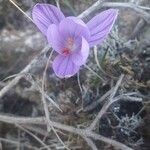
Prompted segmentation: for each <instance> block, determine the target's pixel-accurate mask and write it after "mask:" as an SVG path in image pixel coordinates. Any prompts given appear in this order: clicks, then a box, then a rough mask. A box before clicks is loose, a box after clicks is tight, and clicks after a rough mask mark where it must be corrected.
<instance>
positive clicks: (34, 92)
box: [0, 0, 150, 150]
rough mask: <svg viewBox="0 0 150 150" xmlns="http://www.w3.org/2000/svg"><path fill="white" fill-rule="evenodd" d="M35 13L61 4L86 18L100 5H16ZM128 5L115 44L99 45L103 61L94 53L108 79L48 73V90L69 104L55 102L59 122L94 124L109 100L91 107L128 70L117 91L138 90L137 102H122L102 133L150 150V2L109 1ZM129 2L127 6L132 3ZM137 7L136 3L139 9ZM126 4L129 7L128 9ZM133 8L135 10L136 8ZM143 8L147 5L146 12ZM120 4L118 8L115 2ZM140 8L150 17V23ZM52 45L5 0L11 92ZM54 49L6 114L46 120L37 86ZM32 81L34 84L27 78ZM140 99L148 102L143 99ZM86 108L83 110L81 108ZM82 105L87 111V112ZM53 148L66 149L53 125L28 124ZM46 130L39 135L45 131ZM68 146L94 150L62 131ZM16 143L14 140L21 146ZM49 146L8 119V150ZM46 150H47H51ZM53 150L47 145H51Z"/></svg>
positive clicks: (12, 96)
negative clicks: (50, 127)
mask: <svg viewBox="0 0 150 150" xmlns="http://www.w3.org/2000/svg"><path fill="white" fill-rule="evenodd" d="M14 2H15V3H16V4H17V5H18V6H19V7H20V8H22V10H24V11H25V12H26V13H27V14H28V15H29V16H31V11H32V8H33V6H34V5H35V4H36V3H37V2H42V3H50V4H53V5H58V4H59V6H60V8H61V10H62V11H63V12H64V14H65V15H66V16H71V15H73V16H78V15H79V14H80V13H82V12H83V11H84V10H86V9H88V8H89V7H90V6H92V5H93V4H94V3H95V2H96V0H56V1H55V0H43V1H42V0H14ZM105 2H110V4H112V3H119V4H120V3H122V5H121V6H120V5H119V6H116V5H115V7H114V8H118V9H119V17H118V19H117V21H116V23H115V26H114V28H113V30H112V32H111V34H110V35H109V37H108V39H107V40H106V41H105V42H104V43H103V44H102V45H101V46H99V47H97V48H96V49H97V59H98V61H99V63H100V65H101V67H102V68H99V67H98V64H97V62H96V61H95V55H94V51H93V49H91V53H90V57H89V59H88V62H87V65H88V66H89V67H91V68H92V69H93V70H94V71H95V72H96V73H97V74H98V75H100V76H101V77H102V78H103V79H104V80H105V82H104V81H103V80H101V79H100V78H99V77H97V76H96V75H95V74H93V73H92V72H91V71H89V70H87V69H86V68H84V67H83V68H82V69H81V71H80V84H81V87H82V92H81V89H80V87H79V82H78V81H77V79H78V78H77V76H74V77H72V78H69V79H62V80H60V79H58V78H57V77H56V76H55V74H54V73H53V70H52V69H51V67H49V68H48V70H47V80H46V93H47V94H48V95H49V96H50V97H51V98H53V99H54V100H55V101H56V102H57V103H58V104H59V106H60V107H61V109H62V110H63V112H62V113H61V112H59V111H58V110H57V109H56V108H55V107H53V106H52V105H51V103H50V102H49V101H47V103H48V107H49V112H50V115H51V117H52V118H53V119H54V120H55V121H58V122H61V123H66V124H69V125H72V126H79V127H86V126H87V125H89V124H90V122H91V121H92V120H93V119H94V118H95V116H96V114H97V113H98V112H99V111H100V109H101V107H102V106H103V104H104V101H103V102H101V103H97V105H96V106H95V107H93V108H92V109H90V108H89V106H90V105H91V104H92V103H93V102H94V101H97V100H98V99H99V98H100V97H102V95H103V94H105V93H106V92H108V91H109V90H110V89H111V87H112V86H114V85H115V83H116V81H117V79H118V77H119V76H120V74H121V73H123V74H125V81H124V82H123V83H122V85H121V88H120V90H119V91H118V93H117V94H120V93H124V92H136V93H137V99H134V100H133V99H132V100H131V99H128V100H121V101H118V102H116V103H114V104H113V105H112V106H111V107H110V108H109V109H108V111H107V113H106V114H105V115H104V116H103V117H102V119H101V120H100V123H99V125H98V129H97V132H98V133H99V134H101V135H104V136H106V137H109V138H113V139H115V140H117V141H120V142H122V143H124V144H126V145H128V146H130V147H132V148H133V149H135V150H149V149H150V1H149V0H105V1H104V2H103V3H105ZM126 4H127V6H126ZM132 4H133V5H132ZM123 5H124V6H123ZM129 5H130V6H132V7H130V8H129ZM139 6H142V7H139ZM112 7H113V5H112ZM134 7H138V8H140V9H141V10H142V11H145V12H146V13H147V14H149V21H148V20H146V19H145V16H143V15H142V14H143V13H138V11H135V9H134ZM108 8H111V5H110V6H106V7H105V5H104V7H99V9H97V10H95V11H93V12H92V13H90V14H89V15H88V16H86V17H85V18H84V21H85V22H87V21H88V20H90V19H91V18H92V17H93V16H94V15H95V14H97V13H99V12H101V11H103V10H105V9H108ZM46 45H47V41H46V39H45V37H43V35H42V34H41V33H40V32H39V30H38V29H37V28H36V26H35V25H34V24H33V23H32V22H31V21H30V20H29V19H28V18H26V17H25V16H24V15H23V14H22V13H21V12H20V11H19V10H18V9H17V8H16V7H15V6H14V5H12V3H10V2H9V0H0V89H2V88H3V87H5V86H6V85H7V84H8V83H9V82H10V81H11V80H12V79H13V78H14V77H16V74H18V73H19V72H20V71H22V70H23V69H24V67H26V65H28V64H29V63H30V61H31V60H33V59H34V58H35V57H36V56H37V55H39V53H40V52H41V51H42V49H43V48H44V47H46ZM49 53H50V51H47V53H45V54H43V55H41V56H40V59H39V61H38V63H37V64H36V65H35V66H33V67H32V69H31V70H30V71H29V76H27V77H26V76H25V77H23V78H22V79H21V80H20V81H19V83H18V84H17V85H16V86H15V87H14V88H12V89H11V90H10V91H9V92H8V93H6V94H5V95H4V96H3V97H2V98H0V114H4V113H5V114H6V113H7V114H8V115H11V116H28V117H36V116H43V115H44V111H43V106H42V102H41V98H40V94H41V93H40V92H39V90H38V89H37V84H38V85H41V82H42V74H43V70H44V68H45V64H46V60H47V58H48V56H49ZM27 78H28V79H27ZM138 98H141V99H140V100H139V99H138ZM81 104H82V106H81ZM81 107H82V111H81V112H80V111H79V110H80V109H81ZM24 128H26V130H29V131H30V132H32V133H34V134H35V135H36V136H37V137H39V138H40V139H41V140H43V141H44V142H45V143H46V144H47V145H50V147H51V149H52V150H55V149H59V150H60V149H65V148H64V147H63V146H62V145H61V143H60V142H59V141H58V140H57V138H56V137H55V136H54V133H51V134H49V135H48V134H47V131H46V127H45V126H40V125H39V126H24ZM38 131H39V132H38ZM60 136H61V137H62V139H63V141H64V143H65V144H66V145H69V147H70V149H75V150H77V149H79V150H88V149H90V148H89V147H88V145H87V144H84V143H85V142H84V140H83V139H82V140H81V138H79V137H77V136H74V135H72V134H69V133H61V132H60ZM13 142H14V143H13ZM96 145H97V147H98V149H103V150H112V149H113V148H112V147H111V146H109V145H107V144H104V143H100V142H97V143H96ZM41 147H42V146H41V145H40V144H39V143H38V142H37V141H36V140H35V139H34V138H33V137H32V136H31V135H29V134H28V133H26V132H25V131H24V130H21V129H20V128H18V127H17V126H16V125H9V124H7V123H3V122H1V120H0V149H2V150H30V149H31V150H32V149H40V148H41ZM43 149H44V148H43ZM45 149H46V148H45Z"/></svg>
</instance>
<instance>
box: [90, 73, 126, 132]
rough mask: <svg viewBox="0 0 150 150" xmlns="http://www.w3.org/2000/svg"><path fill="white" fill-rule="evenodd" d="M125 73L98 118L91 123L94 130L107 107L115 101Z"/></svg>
mask: <svg viewBox="0 0 150 150" xmlns="http://www.w3.org/2000/svg"><path fill="white" fill-rule="evenodd" d="M123 77H124V75H121V76H120V78H119V80H118V81H117V83H116V86H115V87H114V89H113V91H112V93H111V94H110V98H109V100H108V101H106V103H105V104H104V105H103V107H102V109H101V110H100V112H99V113H98V115H97V116H96V118H95V119H94V121H93V122H92V123H91V125H90V127H89V130H94V129H95V127H96V125H97V123H98V121H99V120H100V119H101V117H102V116H103V115H104V113H105V112H106V111H107V109H108V108H109V106H110V105H111V104H112V103H113V98H114V96H115V94H116V92H117V90H118V88H119V86H120V84H121V82H122V79H123Z"/></svg>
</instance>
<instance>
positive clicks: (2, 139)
mask: <svg viewBox="0 0 150 150" xmlns="http://www.w3.org/2000/svg"><path fill="white" fill-rule="evenodd" d="M0 141H2V142H5V143H11V144H14V145H18V144H20V145H22V146H24V147H26V148H29V149H32V150H39V149H38V148H36V147H33V146H30V145H29V144H25V143H20V142H18V141H14V140H11V139H5V138H2V137H0Z"/></svg>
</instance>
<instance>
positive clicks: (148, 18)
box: [102, 2, 150, 23]
mask: <svg viewBox="0 0 150 150" xmlns="http://www.w3.org/2000/svg"><path fill="white" fill-rule="evenodd" d="M102 7H120V8H130V9H132V10H134V11H135V12H137V14H139V15H140V16H141V17H142V18H143V19H144V20H145V21H146V22H147V23H150V14H149V13H148V12H146V11H145V10H144V9H142V6H139V5H135V4H133V3H125V2H124V3H123V2H120V3H119V2H105V3H103V4H102Z"/></svg>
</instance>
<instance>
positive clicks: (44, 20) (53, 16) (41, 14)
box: [32, 3, 65, 35]
mask: <svg viewBox="0 0 150 150" xmlns="http://www.w3.org/2000/svg"><path fill="white" fill-rule="evenodd" d="M32 18H33V21H34V23H35V24H36V26H37V27H38V28H39V29H40V31H41V32H42V33H43V34H45V35H46V33H47V29H48V26H49V25H50V24H59V22H60V21H61V20H63V19H64V18H65V16H64V15H63V13H62V12H61V11H60V10H59V9H58V8H57V7H55V6H53V5H50V4H40V3H38V4H36V5H35V6H34V7H33V10H32Z"/></svg>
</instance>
